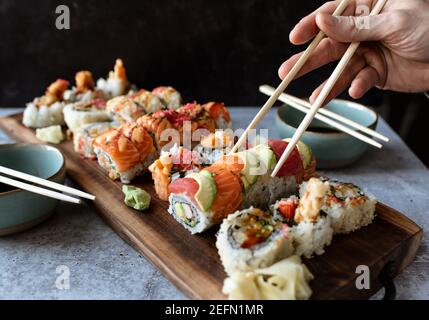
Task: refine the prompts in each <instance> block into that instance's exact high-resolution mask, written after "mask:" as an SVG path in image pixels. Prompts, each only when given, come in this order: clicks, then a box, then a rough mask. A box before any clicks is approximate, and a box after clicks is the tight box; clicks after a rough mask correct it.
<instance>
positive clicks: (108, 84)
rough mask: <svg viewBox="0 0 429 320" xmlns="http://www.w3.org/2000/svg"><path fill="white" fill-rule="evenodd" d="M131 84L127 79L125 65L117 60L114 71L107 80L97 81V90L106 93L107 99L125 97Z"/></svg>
mask: <svg viewBox="0 0 429 320" xmlns="http://www.w3.org/2000/svg"><path fill="white" fill-rule="evenodd" d="M129 88H130V84H129V82H128V79H127V74H126V71H125V67H124V63H123V62H122V60H121V59H116V62H115V67H114V71H111V72H110V73H109V77H108V78H107V79H103V78H101V79H98V80H97V87H96V89H97V90H100V91H102V92H104V94H105V96H106V98H107V99H109V98H114V97H117V96H121V95H124V94H126V93H127V92H128V90H129Z"/></svg>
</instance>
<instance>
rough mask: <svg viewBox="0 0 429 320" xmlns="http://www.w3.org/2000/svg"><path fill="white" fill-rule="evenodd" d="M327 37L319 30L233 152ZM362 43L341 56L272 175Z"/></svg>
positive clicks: (341, 7) (376, 11) (381, 4)
mask: <svg viewBox="0 0 429 320" xmlns="http://www.w3.org/2000/svg"><path fill="white" fill-rule="evenodd" d="M386 2H387V0H378V1H377V3H376V4H375V6H374V7H373V9H372V10H371V13H370V15H377V14H379V13H380V12H381V10H382V9H383V7H384V5H385V4H386ZM349 3H350V0H342V1H341V2H340V4H339V5H338V7H337V8H336V10H335V11H334V13H333V15H334V16H339V15H341V14H342V13H343V12H344V11H345V9H346V8H347V6H348V5H349ZM324 37H325V34H324V33H323V32H322V31H319V33H318V34H317V35H316V37H315V38H314V39H313V41H312V42H311V44H310V45H309V46H308V48H307V49H306V50H305V51H304V53H303V54H302V55H301V57H300V58H299V60H298V62H297V63H296V64H295V65H294V67H293V68H292V69H291V71H290V72H289V73H288V75H287V76H286V77H285V78H284V79H283V81H282V82H281V83H280V85H279V86H278V87H277V89H276V90H275V91H274V93H273V94H272V95H271V97H270V98H269V99H268V100H267V102H266V103H265V104H264V106H263V107H262V108H261V110H259V112H258V114H257V115H256V116H255V118H254V119H253V120H252V121H251V123H250V124H249V126H248V127H247V129H246V130H245V131H244V133H243V134H242V135H241V137H240V139H238V141H237V143H236V144H235V145H234V147H233V148H232V149H231V153H233V152H236V151H237V150H238V148H239V147H240V146H241V145H242V144H243V142H244V141H245V140H246V138H247V135H248V133H249V131H250V130H252V129H255V128H256V126H257V125H258V123H259V122H260V121H261V120H262V118H263V117H264V116H265V114H266V113H267V112H268V111H269V110H270V109H271V107H272V106H273V105H274V103H275V102H276V101H277V99H278V98H279V97H280V95H281V94H282V93H283V91H284V90H285V89H286V87H287V86H288V85H289V83H290V82H291V81H292V80H293V79H295V77H296V75H297V74H298V72H299V71H300V70H301V68H302V67H303V65H304V64H305V62H307V60H308V58H309V57H310V56H311V54H312V53H313V51H314V50H315V48H316V47H317V46H318V45H319V43H320V42H321V41H322V39H323V38H324ZM359 45H360V42H354V43H352V44H350V46H349V48H348V49H347V51H346V52H345V54H344V56H343V57H342V58H341V60H340V62H339V63H338V65H337V67H336V68H335V70H334V72H333V73H332V75H331V76H330V77H329V79H328V81H327V82H326V84H325V85H324V87H323V89H322V91H321V92H320V94H319V96H318V97H317V99H316V101H315V102H314V103H313V105H312V106H311V108H310V109H309V110H308V112H307V115H306V116H305V118H304V119H303V121H302V122H301V124H300V125H299V127H298V128H297V130H296V132H295V134H294V135H293V137H292V139H291V140H290V142H289V144H288V145H287V147H286V150H285V151H284V153H283V154H282V156H281V157H280V160H279V161H278V162H277V165H276V167H275V168H274V170H273V172H272V173H271V176H272V177H275V176H276V175H277V173H278V171H279V170H280V168H281V167H282V166H283V164H284V163H285V161H286V160H287V158H288V157H289V155H290V154H291V152H292V151H293V150H294V148H295V145H296V144H297V143H298V141H299V139H300V138H301V136H302V135H303V133H304V132H305V131H306V130H307V128H308V126H309V125H310V123H311V121H312V120H313V119H314V117H315V116H316V113H317V111H318V110H319V108H320V107H322V105H323V103H324V102H325V100H326V98H327V96H328V95H329V93H330V92H331V90H332V88H333V87H334V85H335V83H336V82H337V81H338V79H339V77H340V76H341V74H342V73H343V71H344V69H345V67H346V66H347V64H348V63H349V62H350V59H351V58H352V57H353V55H354V53H355V52H356V50H357V49H358V47H359Z"/></svg>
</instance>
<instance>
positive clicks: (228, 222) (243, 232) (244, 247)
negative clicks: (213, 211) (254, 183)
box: [216, 207, 294, 275]
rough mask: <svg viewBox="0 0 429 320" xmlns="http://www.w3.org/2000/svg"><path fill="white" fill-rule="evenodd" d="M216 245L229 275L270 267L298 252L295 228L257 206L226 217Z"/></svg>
mask: <svg viewBox="0 0 429 320" xmlns="http://www.w3.org/2000/svg"><path fill="white" fill-rule="evenodd" d="M216 247H217V249H218V252H219V255H220V258H221V261H222V264H223V266H224V268H225V271H226V273H228V274H229V275H231V274H233V273H234V272H247V271H252V270H254V269H257V268H263V267H268V266H270V265H272V264H273V263H275V262H277V261H280V260H282V259H284V258H287V257H289V256H290V255H292V254H293V251H294V249H293V246H292V234H291V228H289V227H288V225H287V224H284V223H282V222H280V221H279V220H275V219H273V217H272V215H271V214H269V213H267V212H264V211H262V210H260V209H256V208H253V207H251V208H249V209H245V210H242V211H238V212H236V213H234V214H231V215H229V216H228V217H227V218H226V219H224V220H223V222H222V224H221V226H220V230H219V233H218V234H217V239H216Z"/></svg>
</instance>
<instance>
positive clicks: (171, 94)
mask: <svg viewBox="0 0 429 320" xmlns="http://www.w3.org/2000/svg"><path fill="white" fill-rule="evenodd" d="M152 93H153V94H155V95H156V96H158V97H159V98H160V99H161V102H162V104H163V105H164V107H166V108H168V109H172V110H176V109H178V108H180V106H181V105H182V96H181V95H180V92H179V91H177V90H176V89H174V88H173V87H165V86H161V87H158V88H155V89H153V90H152Z"/></svg>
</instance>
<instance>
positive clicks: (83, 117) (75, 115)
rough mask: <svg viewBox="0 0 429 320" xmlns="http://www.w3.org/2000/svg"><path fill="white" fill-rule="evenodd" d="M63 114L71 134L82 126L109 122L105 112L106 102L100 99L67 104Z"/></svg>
mask: <svg viewBox="0 0 429 320" xmlns="http://www.w3.org/2000/svg"><path fill="white" fill-rule="evenodd" d="M63 113H64V120H65V122H66V124H67V126H68V127H69V129H70V130H71V131H72V132H73V133H75V132H77V130H78V129H79V127H80V126H82V125H84V124H87V123H93V122H106V121H109V120H110V117H109V115H108V114H107V112H106V101H105V100H102V99H93V100H90V101H88V102H76V103H70V104H67V105H66V106H65V107H64V110H63Z"/></svg>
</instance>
